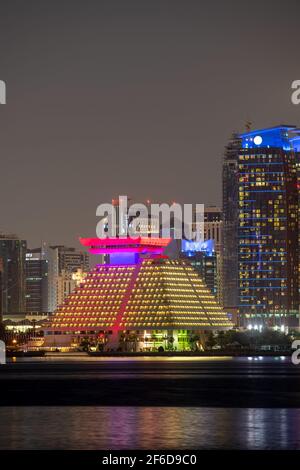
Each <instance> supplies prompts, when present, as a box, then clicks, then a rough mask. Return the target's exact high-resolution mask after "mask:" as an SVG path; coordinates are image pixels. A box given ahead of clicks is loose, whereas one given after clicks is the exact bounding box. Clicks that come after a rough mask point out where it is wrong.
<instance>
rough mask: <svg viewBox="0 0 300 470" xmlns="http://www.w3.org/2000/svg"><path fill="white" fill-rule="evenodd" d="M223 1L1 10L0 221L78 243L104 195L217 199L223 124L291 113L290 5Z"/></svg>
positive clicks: (227, 130)
mask: <svg viewBox="0 0 300 470" xmlns="http://www.w3.org/2000/svg"><path fill="white" fill-rule="evenodd" d="M223 3H224V2H223ZM223 3H222V2H212V3H210V4H208V5H205V7H203V5H202V4H201V5H200V4H198V3H197V2H194V1H190V2H187V3H186V2H185V3H184V4H183V3H182V2H178V1H175V2H172V8H171V7H170V4H168V3H167V2H155V1H154V2H151V5H150V4H148V5H147V6H141V5H140V3H139V2H136V1H130V2H127V3H126V6H124V5H122V4H121V2H119V1H115V2H101V4H100V2H90V7H89V9H87V8H86V7H85V6H84V4H82V3H81V2H72V7H71V8H70V5H71V4H70V2H60V4H59V6H58V4H55V3H54V4H52V3H51V4H50V3H49V4H47V5H44V6H43V7H40V6H39V3H38V2H36V1H31V2H27V4H26V7H25V6H24V5H23V4H22V2H18V1H16V2H14V3H13V6H11V4H6V5H3V6H2V10H1V20H0V21H1V28H0V54H1V70H0V71H1V79H3V80H5V82H6V85H7V104H6V105H5V106H1V108H0V126H1V150H2V155H3V157H2V172H3V174H5V178H4V179H3V180H2V185H1V189H0V196H1V201H2V204H1V214H2V218H1V221H0V230H1V231H3V232H5V233H7V232H14V233H17V234H18V235H19V236H20V237H21V238H22V239H26V240H28V242H29V246H30V247H36V246H38V245H39V244H40V242H41V241H47V242H48V243H49V244H57V243H62V244H67V245H72V246H76V247H78V246H79V244H78V238H79V236H83V235H85V234H88V235H94V233H93V231H94V227H95V226H96V221H97V218H96V215H95V212H96V207H97V206H98V204H100V203H102V202H108V201H110V199H111V197H112V196H113V195H115V194H128V196H132V197H134V198H135V199H137V200H141V201H143V200H146V199H148V198H153V199H155V200H161V201H166V200H172V199H175V200H178V201H182V202H185V203H202V202H203V203H205V204H207V205H218V206H220V205H221V191H222V184H221V171H222V156H223V153H224V147H225V145H226V143H227V142H228V139H229V138H230V135H231V134H232V131H238V132H242V131H243V130H244V125H245V123H246V122H247V121H251V122H252V123H253V128H263V127H271V126H272V125H276V124H280V123H282V122H284V123H287V124H295V125H297V124H299V123H300V108H299V106H295V105H293V104H292V103H291V83H292V82H293V80H295V79H297V78H299V77H298V75H297V74H298V67H297V64H296V61H295V60H294V58H295V57H297V39H298V22H297V18H298V15H297V11H299V4H298V2H296V1H293V0H290V2H289V5H290V8H286V9H283V8H282V5H281V2H279V1H277V2H276V1H275V2H274V1H273V2H270V1H265V2H264V3H263V4H261V2H252V3H251V9H250V8H249V7H248V4H246V2H245V3H243V2H242V4H241V2H236V1H231V2H230V8H229V7H228V5H223ZM16 5H17V6H18V9H17V10H16V9H15V8H14V7H15V6H16ZM216 6H217V8H216ZM246 6H247V10H246ZM33 11H34V15H33ZM291 12H293V14H291ZM265 31H267V32H268V34H266V33H265ZM278 31H280V34H278ZM37 39H38V40H37ZM237 39H238V41H237ZM262 41H263V42H264V47H263V48H262V47H261V45H262ZM281 63H282V64H286V63H288V64H289V71H288V73H287V69H286V67H285V66H280V64H281ZM237 64H238V65H237ZM257 75H259V80H257ZM58 228H59V231H60V235H58Z"/></svg>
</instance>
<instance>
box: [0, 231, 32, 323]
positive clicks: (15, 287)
mask: <svg viewBox="0 0 300 470" xmlns="http://www.w3.org/2000/svg"><path fill="white" fill-rule="evenodd" d="M26 249H27V244H26V241H25V240H21V239H20V238H18V237H17V236H16V235H5V234H0V259H1V267H2V275H1V278H2V279H1V283H2V291H1V292H2V295H1V297H2V298H1V302H2V305H1V311H2V314H3V315H4V314H6V313H12V312H24V311H25V293H26V273H25V256H26Z"/></svg>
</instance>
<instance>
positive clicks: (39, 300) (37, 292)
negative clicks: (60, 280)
mask: <svg viewBox="0 0 300 470" xmlns="http://www.w3.org/2000/svg"><path fill="white" fill-rule="evenodd" d="M48 269H49V262H48V260H47V259H46V255H45V252H44V250H43V248H34V249H27V253H26V312H47V311H48V290H49V289H48Z"/></svg>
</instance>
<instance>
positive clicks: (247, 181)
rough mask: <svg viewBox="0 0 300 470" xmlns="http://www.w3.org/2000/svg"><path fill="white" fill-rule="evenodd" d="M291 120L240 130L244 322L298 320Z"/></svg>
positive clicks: (240, 287)
mask: <svg viewBox="0 0 300 470" xmlns="http://www.w3.org/2000/svg"><path fill="white" fill-rule="evenodd" d="M295 133H296V128H295V127H294V126H278V127H273V128H269V129H261V130H255V131H251V132H247V133H244V134H241V135H240V136H239V137H240V139H241V149H240V151H239V153H238V212H239V214H238V232H237V235H238V272H239V280H238V284H239V285H238V295H239V313H240V320H241V323H242V324H244V325H249V324H250V325H253V326H254V325H260V324H264V325H268V326H276V325H277V326H290V327H293V326H298V325H299V318H298V317H299V315H298V311H299V301H298V299H299V293H298V289H299V274H298V267H299V248H298V247H299V243H298V233H299V229H298V219H299V216H298V187H297V153H296V151H295V149H294V147H295V141H294V138H295Z"/></svg>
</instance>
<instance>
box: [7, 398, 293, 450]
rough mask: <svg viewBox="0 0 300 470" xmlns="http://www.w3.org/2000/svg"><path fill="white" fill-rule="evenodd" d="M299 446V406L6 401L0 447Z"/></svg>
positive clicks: (194, 447) (181, 447)
mask: <svg viewBox="0 0 300 470" xmlns="http://www.w3.org/2000/svg"><path fill="white" fill-rule="evenodd" d="M163 448H165V449H166V448H167V449H172V448H173V449H183V448H188V449H300V409H298V408H297V409H280V408H279V409H263V408H259V409H253V408H252V409H251V408H246V409H245V408H243V409H240V408H233V409H228V408H182V407H176V408H175V407H170V408H168V407H167V408H166V407H163V408H159V407H72V406H71V407H4V408H0V449H163Z"/></svg>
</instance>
